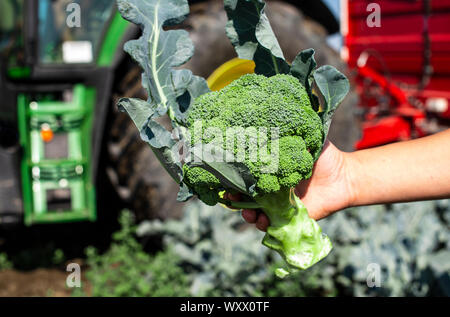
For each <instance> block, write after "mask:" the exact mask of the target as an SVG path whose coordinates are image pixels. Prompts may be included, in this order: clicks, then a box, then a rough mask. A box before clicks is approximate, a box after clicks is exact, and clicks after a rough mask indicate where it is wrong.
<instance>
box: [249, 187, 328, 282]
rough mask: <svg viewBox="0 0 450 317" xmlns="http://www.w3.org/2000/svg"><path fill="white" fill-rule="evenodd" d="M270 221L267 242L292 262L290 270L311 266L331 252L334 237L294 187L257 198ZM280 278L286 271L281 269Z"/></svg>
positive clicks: (264, 240)
mask: <svg viewBox="0 0 450 317" xmlns="http://www.w3.org/2000/svg"><path fill="white" fill-rule="evenodd" d="M255 201H256V202H257V203H258V204H259V205H260V206H261V209H262V210H263V211H264V213H265V214H266V215H267V217H268V218H269V220H270V226H269V227H268V228H267V233H266V235H265V236H264V239H263V244H264V245H265V246H266V247H269V248H271V249H274V250H276V251H278V252H279V254H280V255H281V256H282V257H283V258H284V260H285V261H286V262H287V263H288V265H289V269H290V271H295V270H296V269H307V268H308V267H310V266H312V265H313V264H314V263H316V262H318V261H320V260H321V259H322V258H324V257H325V256H326V255H327V254H328V253H329V252H330V251H331V248H332V246H331V241H330V239H329V238H328V237H327V236H326V235H324V234H322V230H321V228H320V227H319V225H318V224H317V222H315V221H314V220H313V219H311V218H309V216H308V211H307V209H306V207H305V206H304V205H303V203H302V202H301V200H300V199H299V198H298V197H297V196H296V195H295V194H294V190H293V189H282V190H280V191H278V192H276V193H273V194H266V195H263V196H261V197H258V196H257V197H255ZM276 274H277V275H278V276H280V277H283V276H284V275H286V270H284V269H278V270H277V271H276Z"/></svg>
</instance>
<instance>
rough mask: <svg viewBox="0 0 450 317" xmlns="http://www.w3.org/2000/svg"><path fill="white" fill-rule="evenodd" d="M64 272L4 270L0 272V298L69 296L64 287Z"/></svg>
mask: <svg viewBox="0 0 450 317" xmlns="http://www.w3.org/2000/svg"><path fill="white" fill-rule="evenodd" d="M67 274H68V273H66V272H63V271H60V270H56V269H37V270H35V271H31V272H20V271H14V270H6V271H1V272H0V297H5V296H8V297H9V296H12V297H29V296H40V297H42V296H55V297H67V296H70V294H71V290H70V289H69V288H67V287H66V278H67Z"/></svg>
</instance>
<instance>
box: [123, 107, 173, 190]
mask: <svg viewBox="0 0 450 317" xmlns="http://www.w3.org/2000/svg"><path fill="white" fill-rule="evenodd" d="M118 106H119V109H120V110H121V111H123V112H126V113H128V115H129V116H130V117H131V119H132V120H133V122H134V124H135V125H136V127H138V129H139V131H140V134H141V138H142V140H144V141H145V142H147V143H148V144H149V145H150V147H151V149H152V150H153V153H155V156H156V157H157V158H158V160H159V161H160V162H161V164H162V165H163V167H164V168H165V169H166V170H167V172H168V173H169V174H170V176H172V178H173V179H174V180H175V181H176V182H178V183H180V182H181V180H182V167H181V162H180V160H179V158H178V157H177V155H176V154H177V153H178V152H177V146H178V145H177V143H176V141H175V140H174V139H173V138H172V134H171V133H170V132H169V131H167V130H166V129H165V128H164V127H163V126H161V125H160V124H159V123H158V122H156V121H154V118H156V106H155V105H153V106H152V105H150V104H148V103H147V102H145V101H144V100H140V99H134V98H122V99H120V100H119V103H118Z"/></svg>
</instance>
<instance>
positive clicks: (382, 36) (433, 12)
mask: <svg viewBox="0 0 450 317" xmlns="http://www.w3.org/2000/svg"><path fill="white" fill-rule="evenodd" d="M341 2H342V9H343V12H342V33H343V36H344V40H345V45H344V48H343V52H342V56H343V58H344V59H345V60H346V61H347V63H348V64H349V66H350V68H351V69H354V70H355V71H356V72H355V73H356V76H355V78H354V79H355V83H356V84H357V91H358V93H359V95H360V108H361V109H362V110H363V124H362V130H363V137H362V139H361V140H360V141H359V142H357V144H356V145H355V147H356V148H357V149H362V148H367V147H373V146H377V145H382V144H386V143H390V142H395V141H401V140H405V139H410V138H416V137H421V136H424V135H428V134H431V133H434V132H436V131H438V130H440V129H443V128H445V127H448V126H450V106H449V105H450V0H422V1H415V2H411V1H406V0H378V1H376V0H342V1H341ZM370 3H378V4H379V5H380V7H381V27H379V28H378V27H372V28H371V27H369V26H368V25H367V17H368V16H369V14H371V12H370V11H368V5H369V4H370ZM428 4H429V8H430V10H429V11H427V10H426V9H427V5H428ZM427 43H428V44H427ZM425 51H428V52H429V54H431V55H430V58H429V65H428V66H431V67H432V69H433V72H432V75H431V76H428V77H426V80H424V82H423V83H422V84H423V85H422V86H420V87H419V83H421V81H422V76H423V75H424V69H425V68H424V64H425V65H426V61H427V58H426V57H425V54H424V52H425ZM435 105H438V106H435ZM436 122H438V123H439V124H438V125H437V124H436Z"/></svg>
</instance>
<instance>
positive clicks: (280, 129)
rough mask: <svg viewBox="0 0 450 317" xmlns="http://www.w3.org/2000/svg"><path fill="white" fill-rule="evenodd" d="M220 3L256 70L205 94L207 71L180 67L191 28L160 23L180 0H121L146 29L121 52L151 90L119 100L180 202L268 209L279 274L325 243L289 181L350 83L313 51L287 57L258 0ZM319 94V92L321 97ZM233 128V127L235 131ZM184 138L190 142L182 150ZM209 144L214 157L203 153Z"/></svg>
mask: <svg viewBox="0 0 450 317" xmlns="http://www.w3.org/2000/svg"><path fill="white" fill-rule="evenodd" d="M224 5H225V9H226V11H227V14H228V18H229V22H228V24H227V30H226V31H227V34H228V36H229V38H230V40H231V42H232V44H233V45H234V47H235V49H236V52H237V53H238V55H239V57H240V58H243V59H249V60H253V61H254V62H255V66H256V67H255V74H250V75H244V76H242V77H241V78H239V79H238V80H236V81H234V82H233V83H231V84H230V85H228V86H227V87H225V88H224V89H222V90H221V91H219V92H211V91H210V90H209V88H208V86H207V84H206V81H205V80H204V79H203V78H201V77H198V76H194V75H193V74H192V72H190V71H189V70H184V69H183V70H180V69H177V68H176V67H178V66H180V65H183V64H184V63H186V62H187V61H188V60H189V58H190V57H191V56H192V54H193V51H194V48H193V45H192V42H191V41H190V39H189V36H188V33H187V32H186V31H183V30H170V31H164V28H165V27H168V26H173V25H176V24H178V23H180V22H181V21H182V20H183V19H184V18H185V17H186V16H187V14H188V13H189V6H188V4H187V1H186V0H168V1H166V0H165V1H161V0H118V7H119V11H120V12H121V14H122V16H123V17H124V18H125V19H127V20H129V21H131V22H133V23H136V24H138V25H139V26H140V27H141V29H142V36H141V37H140V38H139V39H138V40H134V41H130V42H128V43H127V44H126V45H125V50H126V51H127V52H128V53H129V54H130V55H131V56H132V57H133V58H134V59H135V60H136V61H137V62H138V63H139V64H140V65H141V67H142V68H143V70H144V73H143V84H144V86H145V88H146V89H147V91H148V95H149V99H148V100H147V101H143V100H138V99H128V98H124V99H121V100H120V101H119V107H120V108H121V109H122V110H123V111H126V112H127V113H128V114H129V115H130V117H131V118H132V119H133V121H134V122H135V124H136V126H137V128H138V129H139V130H140V132H141V137H142V139H143V140H144V141H146V142H147V143H148V144H149V145H150V147H151V148H152V150H153V151H154V153H155V154H156V156H157V157H158V159H159V160H160V162H161V164H162V165H163V166H164V167H165V168H166V170H167V171H168V172H169V173H170V175H171V176H172V177H173V178H174V180H175V181H177V182H178V183H179V184H180V193H179V195H178V198H179V200H180V201H186V200H187V199H189V198H191V197H192V196H193V195H197V196H198V197H199V198H200V199H201V200H202V201H203V202H204V203H206V204H208V205H215V204H217V203H223V204H225V205H228V206H232V207H235V208H261V209H262V210H263V211H264V212H265V213H266V214H267V216H268V217H269V219H270V222H271V225H270V227H269V228H268V230H267V234H266V235H265V237H264V240H263V244H264V245H266V246H267V247H269V248H272V249H274V250H276V251H278V252H279V253H280V255H281V256H282V257H283V258H284V259H285V261H286V263H287V267H286V268H280V269H279V270H278V271H277V274H278V275H279V276H284V275H286V274H288V273H289V272H290V271H293V270H298V269H307V268H308V267H310V266H312V265H313V264H315V263H316V262H318V261H320V260H321V259H322V258H324V257H325V256H326V255H327V254H328V253H329V252H330V250H331V242H330V240H329V239H328V237H327V236H326V235H324V234H323V233H322V231H321V228H320V227H319V225H318V224H317V223H316V222H315V221H314V220H313V219H311V218H309V217H308V212H307V210H306V208H305V206H304V205H303V204H302V202H301V201H300V200H299V198H298V197H296V196H295V195H294V193H293V188H294V186H295V185H296V184H298V182H299V181H302V180H305V179H308V178H310V177H311V174H312V169H313V165H314V162H315V161H316V160H317V159H318V157H319V155H320V153H321V151H322V148H323V145H324V143H325V140H326V137H327V134H328V130H329V126H330V124H331V118H332V115H333V113H334V111H335V110H336V108H337V107H338V105H339V104H340V103H341V102H342V100H343V99H344V97H345V95H346V94H347V92H348V90H349V82H348V80H347V78H346V77H345V76H344V75H343V74H341V73H340V72H339V71H337V70H336V69H335V68H333V67H331V66H323V67H320V68H318V69H316V66H317V65H316V62H315V59H314V50H312V49H309V50H305V51H303V52H300V53H299V55H298V56H297V57H296V58H295V60H294V61H293V63H292V64H289V63H287V62H286V61H285V59H284V56H283V53H282V51H281V49H280V46H279V44H278V41H277V39H276V37H275V35H274V33H273V31H272V29H271V27H270V23H269V21H268V19H267V16H266V14H265V11H264V10H265V3H264V1H262V0H225V1H224ZM314 85H315V87H317V89H316V91H313V87H314ZM315 92H316V93H320V94H321V95H322V100H323V102H322V103H321V104H320V102H319V100H320V99H319V97H318V96H317V95H316V93H315ZM164 115H168V116H169V118H170V119H171V122H172V129H171V130H170V131H169V130H167V129H166V128H164V127H163V126H162V125H161V124H160V123H158V118H160V117H162V116H164ZM252 129H254V130H252ZM230 131H234V132H235V133H234V135H233V137H232V138H231V139H230V138H229V132H230ZM236 131H238V132H237V133H236ZM242 131H244V133H240V132H242ZM248 131H257V132H256V133H254V134H253V135H248V134H247V132H248ZM264 132H265V133H264ZM175 136H176V137H175ZM230 140H231V141H232V142H230ZM235 141H236V142H235ZM240 141H242V142H240ZM180 142H181V143H183V142H184V144H187V145H188V146H187V150H186V151H183V154H184V156H183V157H180V148H179V147H180ZM205 149H207V150H206V152H207V153H208V154H211V155H206V156H205ZM212 153H213V154H212ZM253 154H255V155H253ZM211 156H212V158H213V159H211ZM225 191H227V192H237V193H240V195H241V197H242V201H241V202H231V201H227V200H226V199H224V196H223V193H224V192H225Z"/></svg>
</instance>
